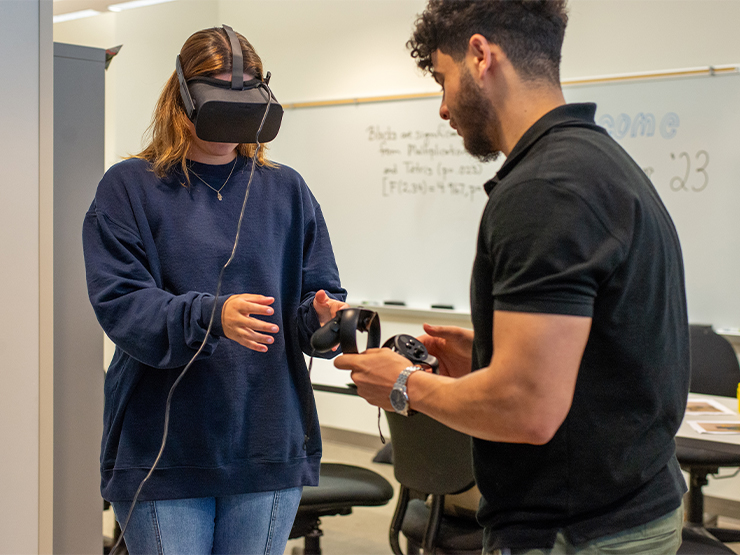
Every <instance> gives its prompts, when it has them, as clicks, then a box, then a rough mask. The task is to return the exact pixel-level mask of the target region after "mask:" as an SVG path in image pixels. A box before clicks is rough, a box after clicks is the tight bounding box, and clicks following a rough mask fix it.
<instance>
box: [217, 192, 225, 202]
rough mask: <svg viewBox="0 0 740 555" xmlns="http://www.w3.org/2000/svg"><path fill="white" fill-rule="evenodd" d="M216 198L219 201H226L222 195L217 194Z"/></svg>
mask: <svg viewBox="0 0 740 555" xmlns="http://www.w3.org/2000/svg"><path fill="white" fill-rule="evenodd" d="M216 196H217V197H218V200H224V197H222V196H221V193H218V192H217V193H216Z"/></svg>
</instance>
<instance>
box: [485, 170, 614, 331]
mask: <svg viewBox="0 0 740 555" xmlns="http://www.w3.org/2000/svg"><path fill="white" fill-rule="evenodd" d="M494 194H496V193H495V192H494ZM492 200H493V202H492V203H491V205H490V208H491V209H490V210H487V211H486V214H485V215H484V219H483V225H482V226H481V237H480V240H481V241H482V242H483V244H484V245H485V248H486V250H487V251H488V253H489V255H490V257H491V267H492V272H493V276H492V284H493V290H492V295H493V298H494V310H505V311H517V312H537V313H547V314H564V315H573V316H587V317H591V316H593V312H594V300H595V298H596V295H597V293H598V291H599V287H600V284H601V283H603V282H604V280H606V279H608V277H609V276H610V275H611V274H612V273H613V272H614V270H615V269H616V268H617V267H618V265H619V264H620V262H621V261H622V260H623V259H624V257H625V254H626V248H625V247H624V244H623V241H620V240H619V239H618V238H617V234H616V233H617V232H618V230H614V229H610V228H613V227H614V222H607V221H605V218H604V217H603V216H602V215H600V214H599V213H598V212H597V209H596V208H595V207H593V206H591V205H589V204H588V203H587V201H586V200H585V199H583V198H582V197H581V196H580V195H579V194H578V192H577V191H576V190H575V189H574V188H573V187H569V186H568V185H563V184H553V183H550V182H548V181H544V180H530V181H526V182H522V183H517V184H513V185H512V186H509V187H507V188H506V190H505V191H502V192H501V193H500V194H498V195H496V198H495V199H492ZM624 223H627V222H620V225H623V224H624Z"/></svg>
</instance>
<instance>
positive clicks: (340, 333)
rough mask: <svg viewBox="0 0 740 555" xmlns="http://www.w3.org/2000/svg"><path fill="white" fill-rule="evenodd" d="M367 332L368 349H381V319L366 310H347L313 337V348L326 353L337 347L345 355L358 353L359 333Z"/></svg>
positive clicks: (375, 313) (343, 310)
mask: <svg viewBox="0 0 740 555" xmlns="http://www.w3.org/2000/svg"><path fill="white" fill-rule="evenodd" d="M358 331H362V332H367V334H368V337H367V348H368V349H373V348H376V347H380V318H378V314H377V312H374V311H372V310H367V309H365V308H345V309H342V310H339V311H337V315H336V316H335V317H334V318H332V319H331V320H329V321H328V322H327V323H326V324H324V325H323V326H321V327H320V328H319V329H317V330H316V331H315V332H314V333H313V335H312V336H311V348H312V349H313V350H314V351H315V352H317V353H326V352H328V351H330V350H332V349H333V348H334V347H336V346H337V345H339V346H341V348H342V352H343V353H345V354H351V353H357V352H359V351H358V350H357V332H358Z"/></svg>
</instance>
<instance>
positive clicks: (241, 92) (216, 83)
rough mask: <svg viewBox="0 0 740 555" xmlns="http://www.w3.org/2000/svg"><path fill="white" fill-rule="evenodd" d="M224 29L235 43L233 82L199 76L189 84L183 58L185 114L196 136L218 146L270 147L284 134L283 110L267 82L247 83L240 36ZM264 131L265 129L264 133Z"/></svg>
mask: <svg viewBox="0 0 740 555" xmlns="http://www.w3.org/2000/svg"><path fill="white" fill-rule="evenodd" d="M223 29H224V30H225V31H226V34H227V36H228V37H229V40H230V42H231V56H232V63H231V66H232V75H231V81H222V80H221V79H214V78H213V77H206V76H197V77H193V78H191V79H188V80H187V81H186V80H185V75H184V74H183V71H182V64H181V62H180V56H179V55H178V56H177V60H176V62H175V67H176V72H177V78H178V80H179V81H180V95H181V96H182V101H183V104H184V105H185V112H186V113H187V115H188V118H190V121H192V122H193V124H194V125H195V134H196V135H197V136H198V138H200V139H202V140H204V141H211V142H216V143H258V142H259V143H266V142H269V141H272V140H273V139H274V138H275V137H276V136H277V134H278V131H279V130H280V123H281V122H282V119H283V107H282V106H281V105H280V104H279V103H278V101H277V99H276V98H275V96H273V94H272V91H271V90H270V87H269V82H270V73H269V72H268V73H267V76H266V78H265V80H264V81H262V80H261V79H259V78H257V79H250V80H249V81H246V82H245V81H244V72H243V67H244V58H243V56H242V49H241V45H240V44H239V39H238V38H237V36H236V33H234V31H233V30H232V29H231V27H229V26H228V25H224V26H223ZM260 128H261V129H260Z"/></svg>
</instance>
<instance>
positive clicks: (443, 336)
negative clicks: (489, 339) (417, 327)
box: [418, 324, 473, 378]
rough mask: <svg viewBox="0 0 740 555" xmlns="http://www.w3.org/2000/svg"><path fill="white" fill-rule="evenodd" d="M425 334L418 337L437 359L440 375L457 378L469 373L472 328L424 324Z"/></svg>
mask: <svg viewBox="0 0 740 555" xmlns="http://www.w3.org/2000/svg"><path fill="white" fill-rule="evenodd" d="M424 331H425V332H427V334H426V335H422V336H420V337H419V338H418V339H419V341H421V342H422V343H423V344H424V346H425V347H426V348H427V351H429V354H430V355H432V356H435V357H437V360H439V374H440V376H450V377H452V378H459V377H461V376H464V375H466V374H469V373H470V371H471V367H472V364H473V362H472V360H473V330H469V329H465V328H459V327H456V326H430V325H429V324H424Z"/></svg>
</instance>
